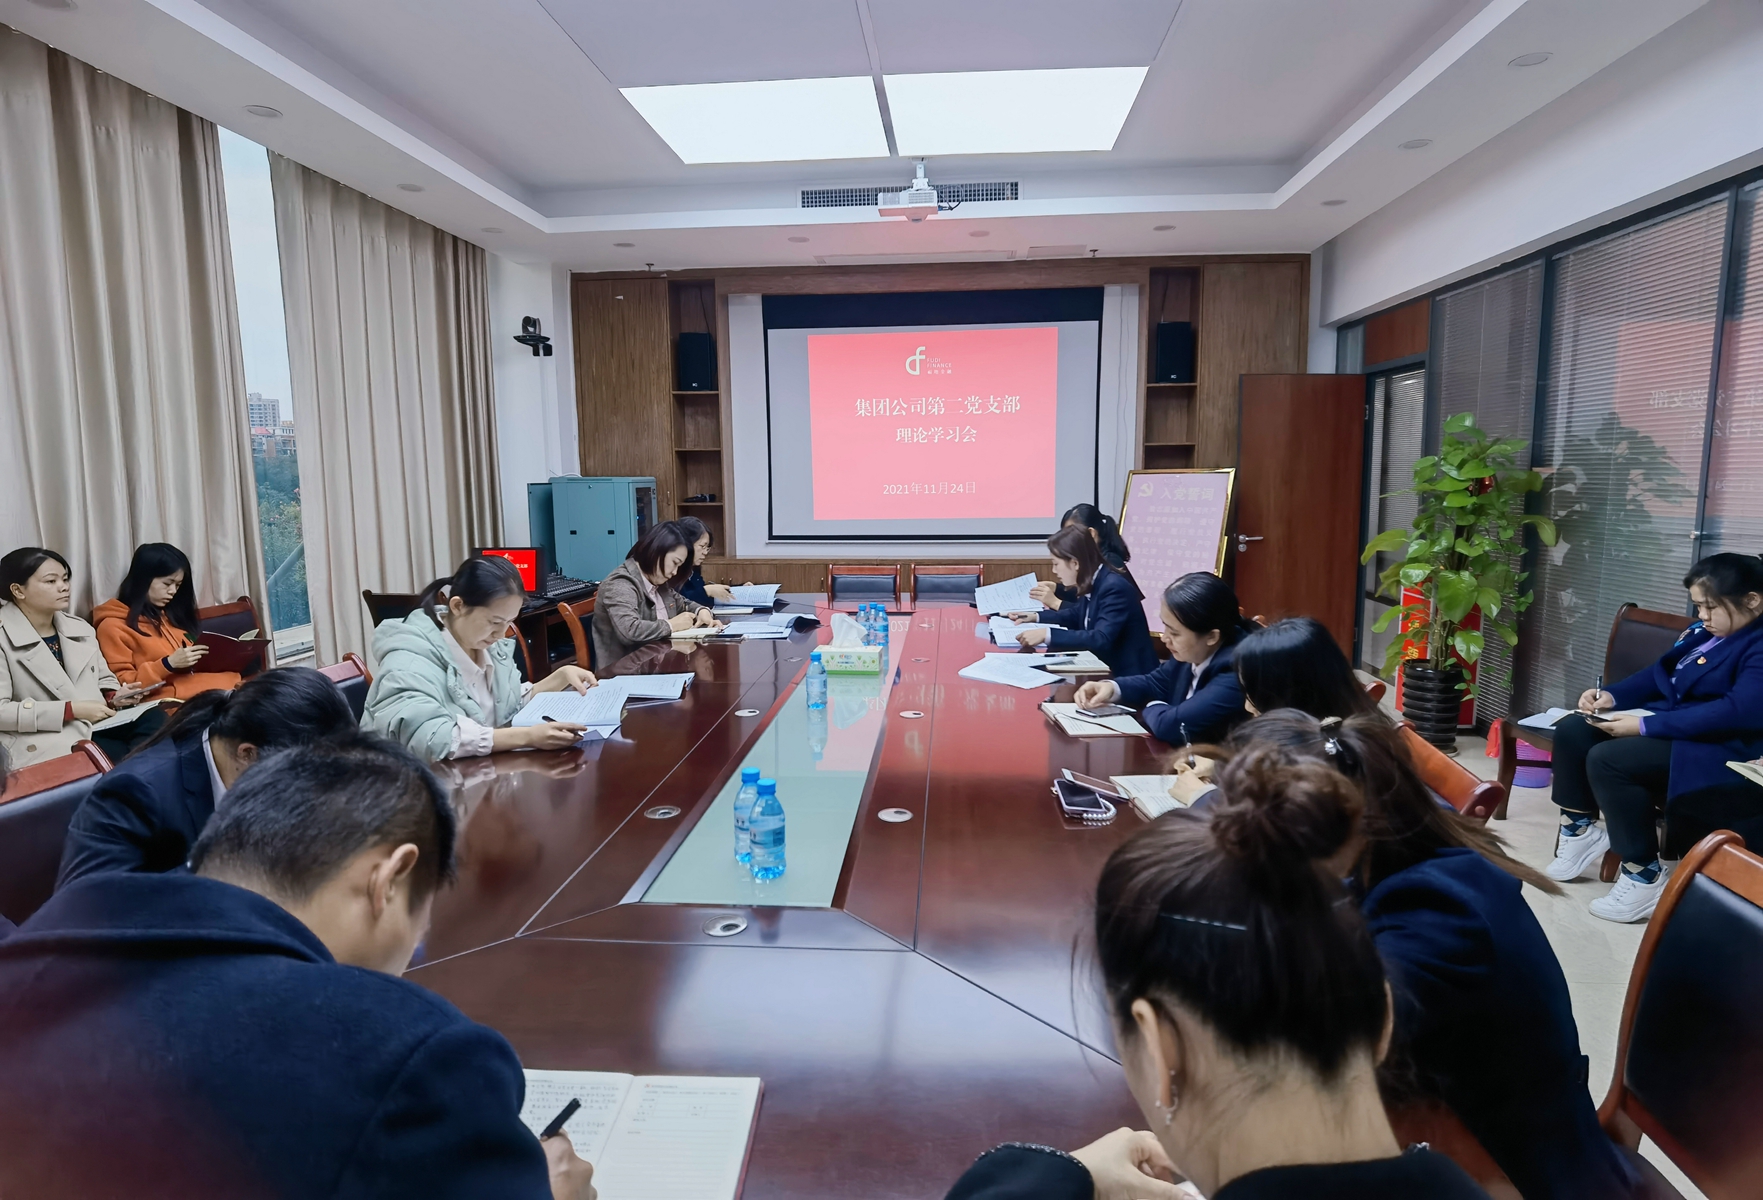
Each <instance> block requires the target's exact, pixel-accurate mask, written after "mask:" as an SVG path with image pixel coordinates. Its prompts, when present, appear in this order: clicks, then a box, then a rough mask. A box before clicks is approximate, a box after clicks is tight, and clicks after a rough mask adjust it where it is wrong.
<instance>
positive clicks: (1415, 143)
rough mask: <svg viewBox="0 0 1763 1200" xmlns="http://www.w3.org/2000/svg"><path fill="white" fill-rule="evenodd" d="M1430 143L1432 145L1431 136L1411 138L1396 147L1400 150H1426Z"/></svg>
mask: <svg viewBox="0 0 1763 1200" xmlns="http://www.w3.org/2000/svg"><path fill="white" fill-rule="evenodd" d="M1430 145H1432V139H1431V138H1409V139H1408V140H1407V141H1405V142H1403V143H1402V144H1401V145H1400V146H1397V147H1396V149H1398V150H1424V149H1426V148H1427V147H1428V146H1430Z"/></svg>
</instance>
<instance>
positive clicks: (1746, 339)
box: [1700, 183, 1763, 554]
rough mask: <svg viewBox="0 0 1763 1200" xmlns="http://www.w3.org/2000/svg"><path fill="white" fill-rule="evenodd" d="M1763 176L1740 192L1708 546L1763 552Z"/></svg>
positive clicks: (1705, 519) (1705, 530) (1706, 524)
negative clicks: (1762, 221)
mask: <svg viewBox="0 0 1763 1200" xmlns="http://www.w3.org/2000/svg"><path fill="white" fill-rule="evenodd" d="M1759 201H1763V183H1754V184H1752V185H1751V186H1750V187H1748V188H1745V189H1744V190H1743V191H1742V192H1740V193H1739V207H1738V213H1737V217H1736V220H1735V221H1734V223H1733V224H1734V228H1733V252H1732V258H1731V260H1730V266H1729V267H1728V274H1729V280H1728V285H1727V290H1726V295H1727V305H1726V327H1725V329H1724V331H1723V334H1722V338H1721V348H1720V387H1719V390H1718V392H1717V393H1716V398H1715V411H1714V429H1713V436H1712V440H1711V442H1710V445H1709V448H1708V484H1707V489H1706V492H1705V495H1706V500H1705V505H1706V509H1705V511H1704V513H1703V515H1702V521H1701V525H1700V528H1701V530H1702V537H1701V553H1702V554H1718V553H1721V552H1722V551H1728V550H1732V551H1737V552H1739V553H1741V554H1758V553H1763V226H1760V225H1759V215H1758V211H1759Z"/></svg>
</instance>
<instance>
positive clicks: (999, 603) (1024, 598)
mask: <svg viewBox="0 0 1763 1200" xmlns="http://www.w3.org/2000/svg"><path fill="white" fill-rule="evenodd" d="M1034 585H1035V577H1034V576H1033V575H1018V576H1017V577H1016V578H1015V579H1006V580H1005V581H1004V582H1003V583H988V584H986V585H985V586H984V587H981V588H975V589H974V591H973V603H974V606H975V607H976V608H978V609H979V611H980V613H981V614H982V615H984V614H986V613H1010V612H1039V611H1040V609H1041V606H1040V604H1039V603H1037V602H1036V600H1035V598H1034V597H1033V596H1031V595H1029V591H1030V589H1032V588H1033V587H1034Z"/></svg>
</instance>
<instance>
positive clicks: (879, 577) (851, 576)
mask: <svg viewBox="0 0 1763 1200" xmlns="http://www.w3.org/2000/svg"><path fill="white" fill-rule="evenodd" d="M899 593H900V568H899V567H890V566H860V565H856V564H829V565H828V566H827V568H826V596H827V599H829V600H884V601H887V602H889V603H892V602H894V601H895V600H897V599H898V598H899Z"/></svg>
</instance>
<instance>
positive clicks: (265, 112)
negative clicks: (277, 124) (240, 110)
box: [245, 104, 282, 121]
mask: <svg viewBox="0 0 1763 1200" xmlns="http://www.w3.org/2000/svg"><path fill="white" fill-rule="evenodd" d="M245 111H246V112H248V113H250V114H251V115H252V116H254V117H267V118H269V119H270V120H272V121H273V120H275V119H277V118H278V117H280V116H281V115H282V110H281V109H279V108H271V107H270V106H269V105H267V104H247V105H246V106H245Z"/></svg>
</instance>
